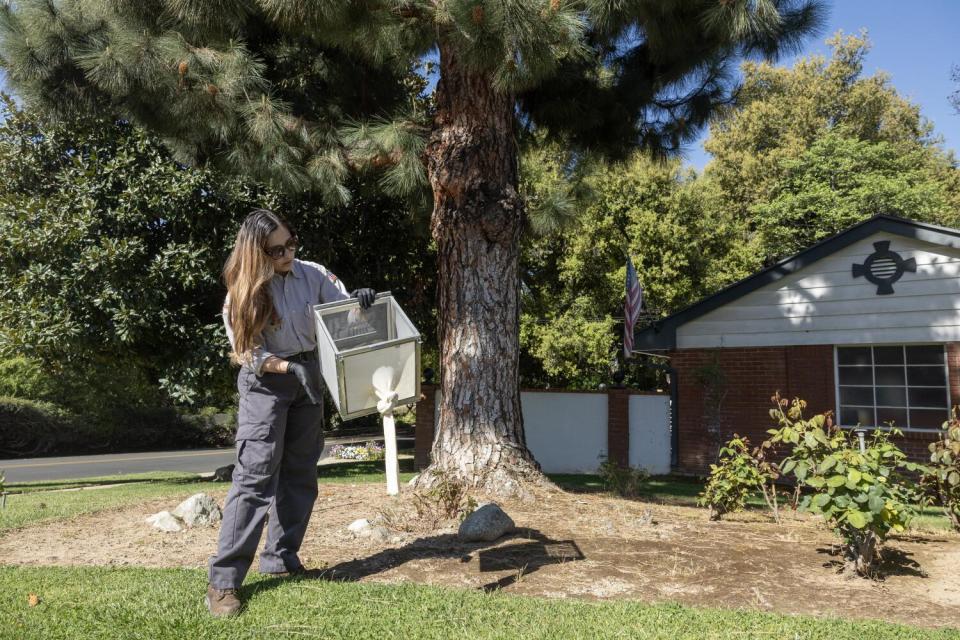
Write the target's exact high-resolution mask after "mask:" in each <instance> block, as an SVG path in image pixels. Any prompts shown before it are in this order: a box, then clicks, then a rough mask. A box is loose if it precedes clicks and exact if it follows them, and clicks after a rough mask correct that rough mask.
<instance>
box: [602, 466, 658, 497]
mask: <svg viewBox="0 0 960 640" xmlns="http://www.w3.org/2000/svg"><path fill="white" fill-rule="evenodd" d="M598 473H599V475H600V479H601V480H603V485H604V487H606V489H607V491H612V492H613V493H615V494H617V495H618V496H621V497H624V498H636V497H637V496H639V495H640V494H641V492H642V491H643V485H645V484H646V483H647V481H648V480H649V479H650V474H649V473H648V472H647V470H646V469H634V468H633V467H621V466H620V465H619V464H617V463H616V462H614V461H613V460H605V461H604V462H603V464H601V465H600V469H599V470H598Z"/></svg>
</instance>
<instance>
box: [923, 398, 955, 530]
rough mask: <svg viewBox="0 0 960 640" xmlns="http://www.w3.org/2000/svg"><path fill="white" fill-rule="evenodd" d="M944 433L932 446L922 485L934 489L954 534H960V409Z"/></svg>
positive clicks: (946, 423) (952, 415) (947, 424)
mask: <svg viewBox="0 0 960 640" xmlns="http://www.w3.org/2000/svg"><path fill="white" fill-rule="evenodd" d="M942 429H943V430H942V431H941V432H940V434H939V436H940V437H939V438H938V439H937V441H936V442H932V443H930V464H929V465H928V467H927V471H926V473H924V476H923V483H924V485H925V486H927V487H932V489H933V492H934V493H935V494H936V496H937V500H938V501H939V502H940V506H941V507H943V511H944V513H946V514H947V517H948V518H950V522H951V523H952V524H953V528H954V530H956V531H960V408H958V407H954V408H953V413H952V414H951V416H950V420H948V421H947V422H944V423H943V427H942Z"/></svg>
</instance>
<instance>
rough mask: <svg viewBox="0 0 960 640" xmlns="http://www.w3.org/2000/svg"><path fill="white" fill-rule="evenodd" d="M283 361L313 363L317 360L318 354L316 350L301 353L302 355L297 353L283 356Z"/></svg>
mask: <svg viewBox="0 0 960 640" xmlns="http://www.w3.org/2000/svg"><path fill="white" fill-rule="evenodd" d="M283 359H284V360H287V361H289V362H313V361H314V360H316V359H317V352H316V350H312V351H301V352H300V353H295V354H293V355H292V356H283Z"/></svg>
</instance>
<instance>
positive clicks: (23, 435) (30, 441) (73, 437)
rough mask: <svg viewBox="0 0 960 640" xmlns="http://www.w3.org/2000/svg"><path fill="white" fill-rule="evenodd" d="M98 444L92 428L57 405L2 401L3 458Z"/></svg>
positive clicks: (0, 435)
mask: <svg viewBox="0 0 960 640" xmlns="http://www.w3.org/2000/svg"><path fill="white" fill-rule="evenodd" d="M97 442H98V440H97V437H96V434H95V433H94V429H93V427H92V426H90V425H86V424H85V423H84V422H83V421H81V420H80V419H79V418H78V417H77V416H76V415H74V414H72V413H70V412H69V411H67V410H65V409H63V408H61V407H58V406H57V405H54V404H51V403H49V402H39V401H36V400H26V399H24V398H10V397H0V454H4V455H7V456H12V457H26V456H36V455H42V454H45V453H51V452H53V451H56V450H59V449H60V448H61V446H62V445H63V444H64V443H66V444H68V445H69V446H72V447H77V448H80V449H84V450H85V449H86V448H88V447H89V446H90V445H92V444H95V443H97Z"/></svg>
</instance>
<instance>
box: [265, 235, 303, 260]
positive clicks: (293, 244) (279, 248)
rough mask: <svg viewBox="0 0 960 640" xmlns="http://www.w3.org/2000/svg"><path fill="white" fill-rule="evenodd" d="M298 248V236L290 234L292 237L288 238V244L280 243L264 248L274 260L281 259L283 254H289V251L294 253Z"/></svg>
mask: <svg viewBox="0 0 960 640" xmlns="http://www.w3.org/2000/svg"><path fill="white" fill-rule="evenodd" d="M296 250H297V236H290V239H289V240H287V242H286V244H278V245H275V246H272V247H267V248H266V249H264V251H265V252H266V254H267V255H268V256H270V257H271V258H273V259H274V260H279V259H280V258H282V257H283V256H285V255H287V251H289V252H290V253H293V252H294V251H296Z"/></svg>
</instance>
